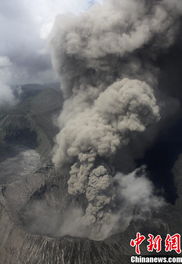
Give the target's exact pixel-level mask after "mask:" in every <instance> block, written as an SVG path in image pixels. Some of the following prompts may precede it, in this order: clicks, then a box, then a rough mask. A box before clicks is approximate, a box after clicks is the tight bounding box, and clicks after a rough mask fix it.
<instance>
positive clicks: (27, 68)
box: [0, 0, 100, 99]
mask: <svg viewBox="0 0 182 264" xmlns="http://www.w3.org/2000/svg"><path fill="white" fill-rule="evenodd" d="M99 1H100V0H99ZM94 2H95V1H88V0H1V1H0V36H1V41H0V99H1V97H2V96H3V95H2V94H6V91H5V87H7V86H8V85H10V84H21V83H29V82H49V81H50V82H51V81H52V80H54V78H55V77H54V75H53V73H52V70H51V64H50V59H49V55H48V51H47V41H46V38H47V36H48V34H49V32H50V30H51V27H52V25H53V23H54V19H55V17H56V15H57V14H61V13H67V12H72V13H79V12H82V11H84V10H86V9H87V8H89V6H90V5H92V4H93V3H94ZM3 63H4V64H3ZM2 76H3V78H2ZM2 87H4V88H2ZM9 92H10V91H8V94H9ZM6 96H8V95H6Z"/></svg>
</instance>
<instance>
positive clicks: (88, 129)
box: [51, 0, 182, 239]
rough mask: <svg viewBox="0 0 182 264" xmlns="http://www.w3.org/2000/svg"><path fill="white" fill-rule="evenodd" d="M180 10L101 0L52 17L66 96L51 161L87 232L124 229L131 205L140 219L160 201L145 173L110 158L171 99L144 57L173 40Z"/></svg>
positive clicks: (133, 0)
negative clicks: (79, 205)
mask: <svg viewBox="0 0 182 264" xmlns="http://www.w3.org/2000/svg"><path fill="white" fill-rule="evenodd" d="M181 12H182V2H181V1H180V0H179V1H178V0H176V1H168V0H161V1H145V0H121V1H118V0H106V1H104V3H103V4H101V5H100V4H97V5H95V6H94V7H92V8H91V9H90V10H89V11H88V12H86V13H84V14H82V15H81V16H59V17H57V20H56V22H55V26H54V29H53V32H52V35H51V47H52V59H53V65H54V67H55V69H56V71H57V72H58V73H59V75H60V80H61V87H62V90H63V92H64V95H65V102H64V107H63V111H62V112H61V114H60V116H59V119H58V126H59V128H60V132H59V134H58V135H57V137H56V146H55V149H54V155H53V162H54V163H55V164H56V166H57V167H58V168H59V169H60V170H61V168H65V167H67V168H68V170H69V179H68V192H69V194H70V195H72V196H75V197H79V196H80V195H82V197H84V198H85V199H86V201H87V206H86V208H84V209H83V210H82V213H81V216H80V219H81V220H80V219H79V221H80V226H81V227H83V226H86V229H87V230H88V229H89V230H90V231H89V232H90V233H89V234H88V236H89V237H91V238H94V239H102V238H105V237H107V236H108V235H110V234H112V233H113V232H115V231H116V229H117V227H118V223H120V224H121V225H122V226H123V227H127V226H128V224H129V223H130V221H131V220H132V219H133V217H135V216H134V211H135V210H134V209H135V208H136V207H137V208H138V212H139V213H138V216H140V217H142V215H143V214H144V211H145V212H146V211H150V210H152V209H157V208H159V207H160V206H161V205H162V204H163V201H162V200H161V199H160V198H158V197H156V196H155V195H154V190H153V187H152V184H151V182H150V181H149V180H148V179H147V177H146V176H145V172H143V171H142V172H141V171H140V170H139V171H138V172H137V173H136V171H134V172H132V173H130V174H127V175H124V174H123V172H122V171H120V172H116V171H115V168H113V164H112V160H113V159H114V157H115V155H116V154H117V152H118V151H121V150H122V149H124V148H127V146H130V147H132V149H133V150H134V149H135V144H136V141H137V138H138V136H140V135H144V136H145V138H146V137H148V141H150V138H151V137H152V134H153V132H152V131H155V129H157V128H158V124H159V122H160V120H161V119H163V118H164V114H163V113H164V112H166V113H165V116H167V115H168V111H167V107H166V106H167V105H168V103H169V101H170V100H171V99H170V98H167V97H165V100H166V101H165V100H164V96H161V94H162V92H161V91H160V90H159V87H158V74H159V69H158V68H156V67H155V66H154V65H152V63H150V60H151V59H152V58H154V57H155V56H156V55H157V54H158V53H160V52H163V51H165V50H166V49H167V48H169V47H170V46H171V45H172V44H173V43H174V41H175V38H176V35H177V33H178V28H179V17H180V14H181ZM142 53H143V54H144V57H145V58H143V57H142ZM161 98H163V99H161ZM166 98H167V99H166ZM171 102H172V100H171ZM165 105H166V106H165ZM140 138H141V137H140ZM137 144H138V143H137ZM140 144H141V146H142V148H143V149H145V144H144V143H143V142H140ZM134 152H135V151H134ZM133 155H135V156H133V157H132V153H131V161H132V160H134V159H135V158H136V153H135V154H133ZM123 160H124V159H123V158H122V156H121V159H120V162H121V163H122V162H123ZM138 174H139V175H138ZM116 183H117V184H116ZM118 200H119V201H120V208H118V207H117V208H116V204H118ZM76 228H77V230H79V228H78V226H77V227H76ZM69 230H70V229H69ZM106 230H107V232H106ZM73 233H74V232H73Z"/></svg>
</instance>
